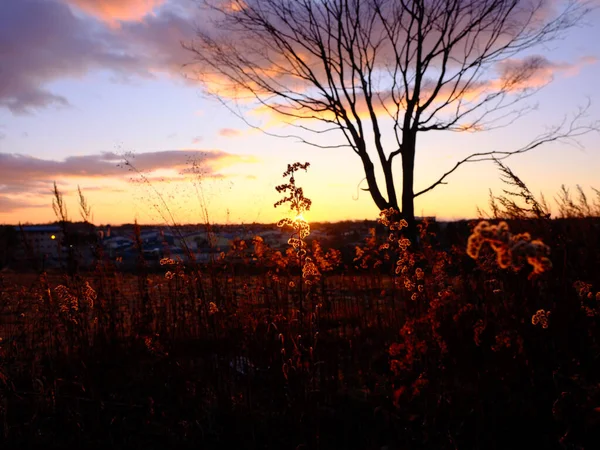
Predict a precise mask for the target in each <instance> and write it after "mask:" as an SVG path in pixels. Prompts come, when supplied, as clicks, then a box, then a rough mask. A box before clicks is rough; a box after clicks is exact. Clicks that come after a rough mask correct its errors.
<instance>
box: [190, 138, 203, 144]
mask: <svg viewBox="0 0 600 450" xmlns="http://www.w3.org/2000/svg"><path fill="white" fill-rule="evenodd" d="M202 139H203V138H202V136H196V137H195V138H194V139H192V144H199V143H200V142H202Z"/></svg>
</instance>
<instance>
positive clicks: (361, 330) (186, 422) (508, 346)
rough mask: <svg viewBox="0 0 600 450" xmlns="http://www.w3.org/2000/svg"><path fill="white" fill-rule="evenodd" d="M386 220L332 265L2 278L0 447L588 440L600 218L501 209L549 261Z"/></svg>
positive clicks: (292, 254)
mask: <svg viewBox="0 0 600 450" xmlns="http://www.w3.org/2000/svg"><path fill="white" fill-rule="evenodd" d="M383 223H384V225H386V226H387V228H388V229H389V233H390V234H391V236H388V234H387V233H386V234H385V235H383V236H370V237H367V239H366V240H365V244H364V246H363V247H362V248H361V249H358V250H357V252H356V258H357V259H356V261H353V262H352V263H351V264H349V265H346V266H344V264H343V263H342V262H341V261H340V259H339V253H337V252H336V251H334V250H330V251H325V250H323V249H321V248H320V247H319V246H318V245H315V244H313V246H312V248H304V250H305V251H306V253H304V252H298V250H299V249H300V250H302V249H303V247H302V244H301V243H299V242H301V241H299V242H294V241H292V244H296V245H298V246H299V247H298V248H296V249H295V248H294V246H293V245H292V246H291V247H290V251H289V252H288V253H287V254H281V253H279V252H275V251H273V250H271V249H269V248H268V247H266V245H265V244H264V243H263V242H262V241H261V240H260V239H256V240H254V241H253V242H247V243H240V242H238V243H237V244H236V246H235V247H234V248H233V249H232V250H231V252H233V253H235V252H241V251H242V250H243V247H244V246H246V245H247V246H250V247H251V248H252V254H253V257H256V258H257V259H258V265H259V266H260V267H262V269H263V270H262V271H260V273H258V274H257V273H256V270H255V273H254V274H252V275H248V274H245V273H243V271H242V270H240V268H239V265H238V266H237V267H236V268H234V267H233V266H229V265H228V264H227V263H226V261H227V259H226V258H225V259H222V260H217V261H216V262H214V263H213V264H209V265H205V266H199V265H195V264H188V263H186V262H185V260H184V261H180V260H172V259H169V258H165V259H164V260H163V261H162V265H163V268H164V271H163V274H162V275H156V274H152V275H150V274H147V273H146V272H145V269H144V261H143V258H141V259H140V266H139V270H138V272H137V275H136V276H132V275H124V274H121V273H119V272H118V271H117V270H115V269H114V266H113V265H112V263H110V262H108V261H106V260H105V259H103V258H102V256H100V257H99V260H98V263H97V268H96V270H95V271H94V272H93V273H86V274H74V275H72V276H67V275H61V274H59V273H41V274H40V275H39V276H36V275H30V276H28V277H26V276H25V275H14V274H13V275H4V276H1V277H0V306H1V308H2V310H1V314H2V316H1V317H2V322H1V325H0V333H1V334H0V336H1V337H2V341H1V342H0V424H1V428H0V430H1V439H2V448H8V447H16V446H19V447H23V448H31V447H33V446H48V447H65V448H66V447H67V446H75V447H80V448H142V447H143V448H176V447H181V448H185V447H188V448H192V447H193V448H215V449H216V448H269V449H286V448H289V449H296V448H298V449H300V448H306V449H309V448H310V449H313V448H314V449H318V448H323V449H332V448H345V449H381V448H388V449H413V448H415V449H416V448H419V449H421V448H431V449H451V448H452V449H454V448H458V449H471V448H480V449H505V448H525V447H528V448H556V449H560V448H565V449H566V448H586V449H588V448H590V449H591V448H598V447H597V446H596V445H597V444H598V442H600V431H599V430H600V384H599V383H600V327H599V326H598V325H599V323H598V321H599V320H600V293H598V291H600V252H599V250H600V233H599V230H600V220H599V219H568V220H543V219H540V220H522V221H508V226H509V227H510V232H512V233H515V234H513V235H510V236H509V237H510V242H513V243H514V242H516V241H517V240H519V239H521V238H523V236H522V235H518V234H516V233H517V232H525V231H527V232H529V233H531V235H532V236H533V237H535V238H538V239H541V240H542V241H543V242H544V243H545V244H546V245H548V246H549V248H550V249H551V253H550V259H551V261H552V267H551V268H550V267H549V266H548V264H547V263H545V264H546V265H544V264H536V258H539V260H543V258H544V256H543V255H542V254H541V253H540V254H539V255H538V254H535V255H534V254H533V253H528V254H527V255H526V256H525V259H524V260H522V261H521V262H522V264H519V259H518V254H517V253H518V249H517V247H516V246H513V252H514V254H513V255H511V259H508V260H506V259H505V260H504V261H503V260H502V257H501V256H499V255H501V254H502V245H504V244H502V239H503V238H502V237H499V240H497V241H493V239H488V240H487V242H483V241H481V242H480V243H483V246H482V247H481V249H480V250H479V253H478V254H475V255H473V252H475V253H477V252H476V250H477V249H474V247H473V246H476V245H477V239H474V238H472V239H471V240H470V241H469V242H467V239H468V237H469V228H468V227H465V229H464V230H462V231H461V230H460V228H457V229H456V231H455V232H452V234H449V233H450V232H449V231H446V232H444V234H443V236H442V233H440V232H439V231H438V233H437V236H436V235H435V234H436V233H435V224H434V225H432V226H429V227H425V226H422V227H421V229H420V232H421V240H420V245H419V246H418V248H417V246H414V245H413V246H412V247H413V249H412V250H411V246H409V247H408V248H407V247H406V246H405V244H406V242H404V241H402V238H398V236H399V235H398V233H399V231H398V228H401V227H402V225H401V224H398V223H396V224H395V223H394V222H393V220H392V221H391V220H388V219H387V218H386V217H385V216H384V217H383ZM474 225H475V223H473V224H470V228H473V226H474ZM479 231H481V232H482V234H481V236H483V237H484V238H485V236H487V238H489V237H490V236H491V234H489V233H488V234H485V232H484V231H482V229H481V228H479ZM502 232H503V231H502V230H501V229H500V228H498V229H495V231H493V233H498V236H500V234H501V233H502ZM493 233H492V234H493ZM390 238H391V239H390ZM487 238H486V239H487ZM525 239H526V238H525ZM484 240H485V239H484ZM440 241H444V242H446V245H445V247H448V249H447V250H442V249H441V248H440V247H439V246H438V244H437V243H438V242H440ZM494 242H495V243H494ZM505 242H509V241H505ZM528 242H529V243H532V242H534V241H528ZM490 243H493V244H494V246H493V247H490V246H489V245H488V244H490ZM511 245H512V244H511ZM540 245H541V244H540ZM506 249H507V248H505V250H506ZM467 250H468V251H469V253H471V254H472V256H477V259H473V258H472V257H470V256H469V255H468V254H467V253H466V251H467ZM542 253H543V252H542ZM243 255H248V252H247V251H246V252H244V253H243ZM243 257H247V256H243ZM538 262H539V261H538ZM255 266H256V263H255ZM501 266H503V267H505V268H502V267H501ZM300 267H302V268H303V272H304V273H303V276H302V275H301V273H300ZM536 271H537V273H536Z"/></svg>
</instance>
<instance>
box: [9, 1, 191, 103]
mask: <svg viewBox="0 0 600 450" xmlns="http://www.w3.org/2000/svg"><path fill="white" fill-rule="evenodd" d="M65 1H67V0H65ZM68 1H69V4H67V3H65V2H63V1H61V0H2V13H1V14H0V54H1V55H2V60H1V61H0V108H7V109H8V110H10V111H11V112H12V113H13V114H27V113H32V112H34V111H36V110H39V109H42V108H47V107H68V106H70V103H69V98H67V97H65V96H63V95H61V94H58V93H56V92H53V91H52V90H51V89H50V88H49V85H50V83H52V82H53V81H56V80H62V79H67V78H83V77H85V76H86V75H87V74H89V73H91V72H94V71H99V70H106V71H109V72H112V73H113V74H115V75H116V77H115V79H117V80H127V79H128V78H130V77H138V78H140V77H141V78H152V77H154V76H156V75H157V74H168V75H170V76H175V77H177V78H178V79H183V77H181V72H182V70H181V67H182V65H183V64H185V63H186V62H188V61H190V60H191V57H190V55H189V53H188V52H186V51H185V50H183V49H182V48H181V44H180V42H181V41H182V40H186V39H190V38H191V36H193V33H194V26H193V25H192V22H191V21H192V20H193V18H194V14H193V12H194V10H193V9H183V8H182V7H181V5H180V4H179V3H178V2H177V1H176V0H170V1H169V2H168V3H163V1H158V0H127V1H125V0H109V1H100V0H97V1H92V0H68ZM75 4H77V5H78V6H79V7H81V8H84V10H86V9H85V8H87V10H86V11H90V14H91V13H92V12H95V14H94V16H90V15H81V14H76V12H77V10H76V8H74V7H73V8H72V7H71V6H70V5H75ZM159 4H162V6H161V7H159V8H156V7H157V6H158V5H159ZM150 6H152V8H153V9H150ZM106 11H108V12H113V13H114V14H116V16H118V17H134V12H135V13H136V14H135V15H136V16H139V15H141V14H142V13H143V12H148V11H153V14H145V15H143V20H141V21H123V22H120V26H119V27H118V28H115V27H111V26H110V25H109V24H107V23H106V22H103V21H101V20H98V19H96V18H95V17H100V16H98V15H99V14H101V13H102V14H104V13H103V12H106ZM126 12H127V14H129V15H127V14H126ZM106 14H108V13H106ZM101 17H104V16H101ZM138 18H139V17H138Z"/></svg>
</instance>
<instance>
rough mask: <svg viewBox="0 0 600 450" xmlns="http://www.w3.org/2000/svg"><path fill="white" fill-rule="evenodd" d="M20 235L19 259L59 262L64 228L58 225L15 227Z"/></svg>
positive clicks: (48, 262)
mask: <svg viewBox="0 0 600 450" xmlns="http://www.w3.org/2000/svg"><path fill="white" fill-rule="evenodd" d="M15 229H16V231H17V233H19V236H20V242H19V243H20V248H19V252H18V256H17V257H18V259H19V260H31V259H33V261H32V262H35V261H37V262H40V263H42V264H48V265H53V264H56V263H58V260H59V257H60V254H61V250H62V241H63V232H62V228H61V227H60V226H58V225H27V226H23V227H15Z"/></svg>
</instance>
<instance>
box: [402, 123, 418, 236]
mask: <svg viewBox="0 0 600 450" xmlns="http://www.w3.org/2000/svg"><path fill="white" fill-rule="evenodd" d="M406 137H407V136H406V135H405V139H404V141H403V143H402V217H403V218H404V219H405V220H406V221H407V222H408V229H407V230H406V231H407V233H406V234H407V237H408V238H409V239H410V240H411V241H412V242H413V243H414V244H416V237H417V224H416V221H415V194H414V190H413V189H414V187H413V186H414V180H415V144H416V139H415V138H416V136H415V135H414V134H413V135H412V136H408V139H406Z"/></svg>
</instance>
